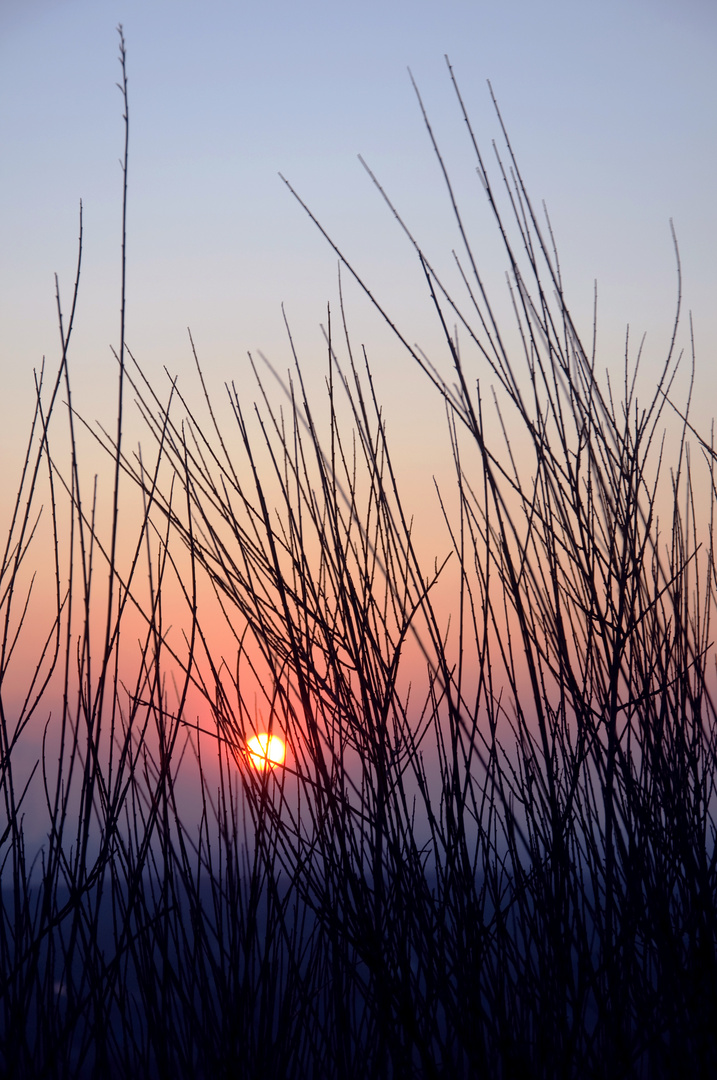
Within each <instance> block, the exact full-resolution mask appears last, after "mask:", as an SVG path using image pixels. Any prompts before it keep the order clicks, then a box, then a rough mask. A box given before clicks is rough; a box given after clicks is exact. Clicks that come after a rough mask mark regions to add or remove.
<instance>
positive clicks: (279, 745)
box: [246, 734, 286, 770]
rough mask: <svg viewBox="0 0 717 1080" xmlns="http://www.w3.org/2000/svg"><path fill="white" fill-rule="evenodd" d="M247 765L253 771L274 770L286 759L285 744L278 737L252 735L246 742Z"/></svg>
mask: <svg viewBox="0 0 717 1080" xmlns="http://www.w3.org/2000/svg"><path fill="white" fill-rule="evenodd" d="M246 748H247V751H248V758H249V764H250V765H251V766H252V767H253V768H254V769H262V770H264V769H275V768H276V766H277V765H283V764H284V759H285V758H286V743H285V742H284V740H283V739H280V738H279V736H278V735H266V734H264V735H253V736H252V738H251V739H249V740H248V741H247V744H246Z"/></svg>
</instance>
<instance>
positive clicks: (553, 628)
mask: <svg viewBox="0 0 717 1080" xmlns="http://www.w3.org/2000/svg"><path fill="white" fill-rule="evenodd" d="M122 71H123V74H124V45H122ZM451 77H452V73H451ZM124 93H125V104H126V83H125V84H124ZM458 107H459V108H461V109H462V108H463V105H462V102H461V99H460V96H458ZM466 119H467V118H466ZM428 130H429V132H430V128H429V129H428ZM472 137H473V136H472V132H471V129H470V125H468V138H471V139H472ZM431 138H432V136H431ZM505 143H506V150H505V152H504V154H503V159H501V158H497V164H496V166H495V171H496V173H497V177H498V186H497V188H496V187H495V186H494V185H493V183H492V182H491V180H490V179H489V176H488V173H487V171H486V168H485V166H484V162H483V159H482V157H481V155H480V153H479V149H478V147H477V145H475V144H474V149H475V155H476V166H477V173H478V178H479V180H480V181H481V182H482V184H483V186H484V188H485V193H486V195H487V200H488V207H489V209H490V210H491V211H492V212H493V213H494V215H495V220H496V224H497V226H498V228H499V229H500V230H501V234H502V236H503V238H504V242H505V250H506V254H507V261H508V270H509V283H510V288H511V290H512V296H513V301H514V310H515V318H516V321H517V322H516V325H517V328H518V330H519V333H518V334H512V335H509V333H508V330H507V328H505V327H501V326H499V325H497V322H496V320H495V319H494V317H493V314H492V309H491V306H490V304H489V302H488V298H487V296H486V295H485V293H484V291H483V286H482V284H481V278H480V275H479V271H478V268H477V265H476V263H475V262H474V260H473V254H472V251H471V247H470V242H469V239H468V238H467V237H464V240H465V246H464V251H463V254H462V255H460V257H459V260H458V265H459V273H460V274H461V276H462V277H463V285H464V289H465V294H464V295H465V297H466V302H465V303H463V302H462V301H461V304H460V305H459V303H458V301H457V300H456V299H455V298H454V297H452V296H451V295H449V294H448V291H447V290H445V289H444V288H443V286H442V284H441V281H439V280H438V277H437V275H436V273H435V272H434V270H433V269H432V267H431V265H430V264H429V262H428V260H427V258H426V257H425V256H424V255H423V253H422V252H421V249H420V248H419V247H418V245H417V244H415V248H416V255H417V258H418V259H419V260H420V264H421V267H422V269H423V271H424V272H425V281H426V296H427V297H428V298H429V302H431V303H432V304H433V306H434V308H435V317H436V319H437V320H439V324H440V325H441V326H442V327H443V328H444V330H445V350H446V356H447V357H448V358H449V361H450V369H451V370H450V373H449V374H448V375H446V376H444V375H443V374H441V366H440V363H439V362H438V360H437V359H435V360H433V361H429V360H428V359H427V358H426V357H424V356H423V355H422V354H420V353H419V352H417V351H414V350H412V348H411V347H410V345H409V344H407V343H406V342H404V344H405V345H406V348H407V349H409V352H413V355H414V359H415V362H416V374H415V377H416V379H425V378H428V379H430V380H432V382H433V384H434V389H435V395H436V398H435V401H436V412H437V415H442V414H444V415H445V418H446V419H445V421H443V420H442V421H441V422H445V423H446V430H447V437H448V438H449V439H450V445H451V446H452V450H453V460H454V462H455V488H454V490H453V491H451V492H450V493H447V492H445V491H442V492H441V493H440V496H439V495H438V494H437V495H436V506H437V507H443V508H444V510H445V527H446V537H447V538H448V539H447V542H446V552H444V555H443V556H442V557H441V558H440V559H439V561H438V562H432V563H431V564H430V565H427V566H426V565H422V562H421V558H422V557H421V556H420V555H419V552H418V551H417V549H416V545H415V542H414V538H413V535H412V527H411V513H410V508H409V507H406V506H404V505H403V503H402V501H401V496H400V486H399V481H400V477H398V476H397V475H396V474H395V473H394V469H393V466H392V458H391V453H390V450H389V445H388V443H387V441H386V433H385V428H384V423H383V419H382V414H381V408H380V403H379V402H378V400H377V398H376V394H375V392H374V383H373V381H372V377H371V372H370V369H369V367H368V363H367V361H366V358H365V357H364V355H363V353H362V352H359V351H354V350H353V349H352V345H351V340H350V337H349V336H348V334H347V333H345V326H344V321H343V317H342V315H343V312H342V311H340V313H339V317H338V318H337V317H335V318H334V326H333V328H332V327H331V326H328V327H327V358H328V359H327V371H328V379H327V394H326V398H325V400H323V401H318V402H317V401H309V400H308V399H307V398H308V395H305V393H304V389H303V385H304V384H303V381H302V375H301V370H300V367H299V364H298V361H297V364H296V367H295V370H294V372H293V375H292V377H291V379H290V381H289V382H288V383H287V384H286V385H285V388H284V390H285V393H284V396H283V404H280V405H277V404H275V402H274V399H273V398H272V396H271V395H270V394H269V392H268V390H266V391H265V385H264V383H263V382H262V378H260V376H259V373H258V372H255V374H256V376H257V380H258V381H257V384H256V385H257V386H258V390H257V392H256V395H255V396H256V397H257V400H258V406H256V407H255V406H253V405H251V398H250V399H249V400H248V401H247V399H246V390H245V389H241V390H239V389H238V388H236V387H235V386H230V387H229V388H228V395H229V403H230V405H231V409H232V418H231V421H230V423H227V422H226V421H221V420H220V418H219V412H218V411H216V410H215V408H214V407H213V405H212V403H211V399H210V396H209V395H208V394H207V393H206V391H205V387H204V381H203V379H202V376H201V369H200V366H199V362H198V363H197V372H198V376H197V388H198V391H199V392H198V394H197V395H196V400H195V401H192V400H188V399H187V398H186V397H184V396H182V395H181V394H180V389H179V388H178V386H176V385H175V384H167V388H166V389H165V388H162V389H161V390H159V389H157V388H156V387H153V386H152V385H150V383H149V382H148V381H146V380H145V378H144V375H143V372H142V370H141V369H140V367H139V366H138V365H137V364H136V363H135V362H134V359H133V356H132V354H131V353H130V352H129V350H128V349H127V347H126V346H125V342H124V329H122V333H121V338H120V345H119V348H118V350H117V361H118V371H119V399H118V401H119V405H118V416H117V421H118V422H117V429H116V432H115V433H114V434H112V433H110V434H108V433H105V432H103V431H102V430H97V429H94V430H95V431H96V438H97V442H98V443H99V444H101V445H102V446H104V451H102V454H101V455H100V454H99V453H98V450H97V444H95V451H94V454H95V457H96V458H98V459H100V458H104V460H106V461H107V462H109V463H110V467H111V470H110V471H111V475H112V476H113V478H114V479H113V483H114V486H113V487H112V485H111V484H110V485H109V486H110V488H111V491H112V494H111V500H110V501H111V508H110V527H109V528H107V529H106V528H105V527H104V525H103V524H101V521H100V518H101V517H102V515H101V513H100V512H99V510H96V509H95V503H96V499H97V498H98V493H97V490H95V489H93V487H92V484H91V482H90V483H88V482H87V480H86V477H85V473H84V472H83V468H84V465H83V461H82V460H81V455H80V451H79V446H80V434H81V432H82V431H85V429H84V428H83V425H82V422H81V420H80V419H79V418H78V417H77V416H76V415H75V414H74V413H73V411H72V409H71V408H70V409H67V408H66V407H65V402H69V403H70V405H71V403H72V398H71V375H70V365H69V364H68V359H69V345H70V339H71V332H72V321H73V314H68V313H65V314H64V316H63V315H62V314H60V332H61V338H62V357H61V362H60V364H59V367H58V369H57V372H56V374H55V376H54V378H53V377H51V373H50V372H49V371H48V370H45V371H44V373H43V375H42V377H38V390H37V406H36V411H35V417H34V423H33V429H32V436H31V439H30V441H29V444H28V455H27V460H26V465H25V470H24V472H23V474H22V478H21V483H20V485H19V492H18V498H17V504H16V508H15V514H14V517H13V519H12V524H11V528H10V532H9V537H8V541H7V546H6V547H5V549H4V554H3V558H2V566H1V574H2V576H1V578H0V615H1V616H2V632H3V636H2V652H1V654H0V680H2V681H1V682H0V693H1V695H2V696H1V697H0V705H1V709H2V712H1V715H0V722H1V723H0V738H1V739H2V744H1V746H0V787H1V789H2V810H1V815H2V816H1V817H0V875H1V880H2V906H1V907H0V1072H1V1073H2V1075H3V1076H8V1077H9V1076H13V1077H18V1076H19V1077H26V1076H38V1077H39V1076H48V1077H54V1076H67V1077H75V1076H97V1077H105V1076H111V1077H120V1076H128V1077H129V1076H131V1077H135V1078H137V1077H141V1076H157V1077H165V1076H166V1077H210V1078H212V1080H218V1078H220V1077H235V1076H236V1077H239V1076H247V1077H297V1078H308V1077H316V1078H330V1077H371V1076H376V1077H404V1076H426V1077H431V1076H435V1077H439V1076H441V1077H469V1076H470V1077H473V1076H487V1077H532V1076H536V1077H546V1078H548V1077H550V1078H552V1077H597V1076H600V1077H610V1078H617V1077H661V1076H676V1075H681V1076H690V1077H698V1076H714V1075H717V1040H716V1036H715V1031H716V1030H717V1025H715V1023H714V1018H715V1016H717V963H716V959H715V946H716V941H715V933H716V928H717V917H716V909H715V889H716V884H717V880H716V866H715V843H714V829H715V824H714V810H715V791H714V784H715V778H716V773H717V769H716V761H715V734H716V732H717V726H716V723H715V704H714V697H713V691H714V651H713V648H712V629H713V628H712V617H713V614H714V603H715V597H716V595H717V593H716V585H717V579H716V577H715V563H714V550H713V540H714V530H713V512H714V507H715V494H716V489H715V472H714V469H715V454H714V449H713V447H712V444H711V442H710V440H709V439H704V438H701V437H700V436H699V435H698V434H697V433H696V432H694V431H693V430H692V428H691V424H690V421H689V418H688V417H689V401H688V400H687V401H685V400H683V401H681V402H680V401H677V400H675V385H676V384H675V382H674V379H675V373H676V371H677V367H678V362H679V356H678V352H677V349H676V344H675V340H676V335H677V330H678V327H677V322H678V320H679V303H678V311H677V317H676V320H675V337H673V340H672V342H671V343H670V344H669V346H668V348H667V349H666V355H665V356H664V359H663V361H662V362H661V368H660V372H659V375H658V376H656V378H655V379H654V380H653V383H652V385H653V393H652V396H651V399H650V400H649V401H647V402H645V401H643V400H640V401H639V402H638V397H637V391H636V386H637V381H636V379H637V370H636V369H637V363H633V362H632V360H630V359H628V360H626V361H625V365H624V370H622V371H621V372H619V373H618V374H617V377H616V375H615V372H613V383H612V385H611V384H610V381H609V379H608V378H607V377H605V376H601V375H600V374H599V368H598V364H597V362H596V357H595V356H594V355H593V352H592V351H591V350H589V349H588V350H586V349H585V348H584V347H583V345H582V344H581V341H580V339H579V337H578V334H577V332H576V329H575V327H574V326H573V323H572V321H571V319H570V316H569V313H568V311H567V308H566V306H565V302H564V299H563V287H562V283H561V279H560V273H559V269H558V264H557V258H556V256H555V253H554V250H553V246H552V241H551V239H550V231H549V225H547V224H546V226H545V227H543V226H542V225H539V222H538V219H537V217H536V216H535V215H534V213H533V208H532V206H531V203H530V201H529V198H528V195H527V192H526V190H525V188H524V186H523V182H522V179H521V176H520V173H519V171H518V168H517V165H516V162H515V160H514V158H513V155H512V151H511V149H510V145H509V144H508V141H507V138H506V140H505ZM435 150H436V155H437V156H438V162H439V166H440V167H442V161H441V158H440V156H439V155H438V149H437V147H435ZM503 161H505V164H504V163H503ZM126 163H127V158H126V155H125V178H126ZM446 182H447V183H448V175H447V174H446ZM503 182H505V183H504V189H503V192H502V195H501V196H500V199H502V200H504V201H505V202H506V205H507V207H508V214H507V216H502V213H503V212H502V211H501V210H500V209H499V201H500V199H499V189H500V188H501V187H502V186H503ZM449 187H450V185H449ZM125 199H126V185H125ZM456 216H457V221H458V225H459V227H461V225H460V217H459V212H458V211H457V210H456ZM461 228H462V227H461ZM545 237H547V241H546V239H545ZM410 239H411V240H412V239H413V238H412V237H410ZM414 243H415V241H414ZM80 250H81V244H80ZM342 265H343V266H344V279H345V278H346V274H347V273H351V270H350V267H349V266H348V264H347V263H343V260H342ZM123 266H124V245H123ZM123 290H124V284H123ZM75 296H76V292H75ZM122 311H123V313H124V293H123V296H122ZM59 312H60V304H59V297H58V313H59ZM73 313H74V304H73ZM123 317H124V316H123ZM337 324H338V325H339V326H340V332H337V330H336V325H337ZM455 326H457V327H458V328H459V333H456V331H455V330H454V329H453V328H454V327H455ZM509 337H510V340H511V342H513V343H514V342H516V341H517V342H518V346H519V347H518V348H516V346H515V344H511V345H510V347H509V346H508V344H507V342H508V340H509ZM459 338H460V339H461V340H462V341H463V342H464V345H463V346H462V347H461V348H460V349H459V347H458V341H459ZM687 364H688V368H689V359H688V361H687ZM419 369H423V370H422V372H421V370H419ZM688 375H689V371H688ZM272 379H273V376H272ZM618 387H619V392H618ZM485 388H489V389H485ZM683 396H684V397H686V398H687V397H688V393H687V394H684V395H683ZM130 403H132V407H133V408H137V409H138V410H139V413H140V414H141V416H142V418H143V420H144V423H145V424H146V429H147V435H146V437H145V439H144V443H143V450H144V453H143V455H140V454H139V452H134V451H132V450H131V449H129V448H128V447H127V446H126V445H125V442H126V440H124V441H123V438H122V430H123V424H124V423H125V422H126V416H127V410H128V409H129V407H130ZM665 432H666V435H665V434H663V433H665ZM62 447H67V450H66V453H65V451H64V450H63V451H62V453H60V449H61V448H62ZM132 492H134V494H135V496H139V497H140V503H141V507H142V511H141V513H140V515H139V518H138V521H137V525H136V528H135V529H134V532H132V533H131V542H130V541H129V540H128V537H129V536H130V530H129V525H128V524H127V523H125V521H124V518H123V514H124V513H125V509H124V507H125V503H124V502H123V498H124V496H123V493H127V495H128V496H129V495H131V493H132ZM100 494H101V493H100ZM100 502H101V499H100ZM41 504H42V514H41V516H40V518H39V521H38V515H39V514H40V506H41ZM130 517H131V515H130ZM104 520H106V518H102V521H104ZM132 520H134V519H132ZM46 541H47V547H43V546H42V545H43V544H44V543H45V542H46ZM449 548H450V549H451V550H450V557H449V558H448V559H447V560H446V561H445V562H444V561H443V560H444V559H445V556H446V554H448V549H449ZM48 561H49V565H50V566H54V572H53V573H52V580H53V581H54V582H55V584H54V586H53V588H54V592H52V591H50V593H49V594H48V597H47V598H46V599H45V600H44V601H43V605H44V607H43V611H44V615H45V622H44V623H42V624H41V623H40V620H39V619H38V618H37V616H36V615H33V617H32V621H31V619H30V612H32V611H33V610H34V609H33V603H34V598H33V593H32V575H33V572H34V568H40V567H47V565H48ZM446 588H450V589H452V590H453V592H452V594H451V599H450V610H451V619H450V625H449V623H448V620H447V618H446V617H445V615H444V614H441V612H444V611H445V605H443V604H439V603H438V600H437V598H438V597H440V596H442V595H444V593H442V592H441V590H442V589H443V590H445V589H446ZM170 596H171V597H173V600H172V604H173V607H172V612H171V618H170V616H169V614H168V610H167V609H168V607H169V601H168V599H167V598H168V597H170ZM28 597H29V599H28ZM180 610H181V612H182V615H181V619H180V622H181V626H180V628H179V631H178V630H177V626H176V625H174V624H176V623H177V612H178V611H180ZM170 622H171V623H172V624H173V625H172V626H171V627H170ZM217 627H221V641H222V646H221V649H220V650H218V649H217V645H216V642H217V640H218V638H217V632H216V630H217ZM230 635H233V637H230ZM232 641H233V646H232V645H231V642H232ZM228 643H229V644H228ZM33 650H34V651H33ZM28 656H31V662H29V663H28ZM417 658H420V661H419V660H418V659H417ZM18 672H20V673H21V675H22V678H20V679H19V677H18ZM409 682H410V686H409ZM18 685H20V686H21V690H19V691H18V689H17V687H18ZM198 703H199V704H198ZM200 705H201V708H200ZM198 718H199V719H198ZM202 728H203V729H204V731H202V730H200V729H202ZM257 729H259V730H262V729H263V730H266V729H269V730H272V731H274V732H275V733H279V734H281V735H282V737H283V738H285V739H286V742H287V746H288V756H287V766H286V767H285V768H276V769H274V770H267V771H266V772H262V771H260V770H256V769H252V768H250V767H249V762H248V760H247V756H246V752H245V749H244V748H245V745H246V739H247V738H248V737H249V736H250V735H251V733H252V732H254V731H256V730H257ZM38 732H39V733H40V734H41V735H42V740H43V741H40V740H39V737H38V735H37V733H38ZM28 745H29V746H30V749H31V750H32V753H33V754H34V757H29V756H28V754H29V751H28V749H27V747H28ZM37 747H39V749H36V748H37ZM35 759H37V760H35ZM28 762H29V764H28ZM31 820H32V821H34V822H37V821H40V822H41V827H40V832H41V834H42V842H41V845H40V847H39V849H38V848H37V846H35V847H34V848H33V845H32V844H31V843H30V842H29V840H28V837H27V828H28V823H29V822H30V821H31Z"/></svg>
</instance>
